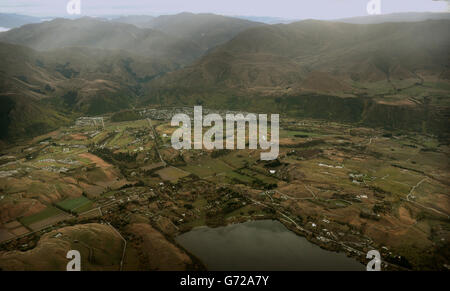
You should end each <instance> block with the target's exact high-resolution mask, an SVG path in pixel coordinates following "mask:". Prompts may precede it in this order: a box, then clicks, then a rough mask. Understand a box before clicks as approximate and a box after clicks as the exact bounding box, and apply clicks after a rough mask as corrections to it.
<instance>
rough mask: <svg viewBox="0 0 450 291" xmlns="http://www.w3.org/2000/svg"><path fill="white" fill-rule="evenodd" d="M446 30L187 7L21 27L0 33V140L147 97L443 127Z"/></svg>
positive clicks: (430, 23) (431, 24)
mask: <svg viewBox="0 0 450 291" xmlns="http://www.w3.org/2000/svg"><path fill="white" fill-rule="evenodd" d="M435 15H436V14H430V15H428V14H420V15H414V14H412V15H410V16H409V19H417V18H418V17H419V18H420V19H423V18H426V19H428V18H430V17H431V18H433V17H435ZM442 15H444V14H440V15H439V17H441V16H442ZM378 17H379V18H378ZM392 17H393V16H392V15H391V16H389V17H388V16H386V17H384V18H383V17H382V16H377V19H378V20H377V21H379V20H381V19H384V20H383V21H381V22H385V21H389V20H392ZM402 17H403V18H401V19H405V15H402ZM436 17H437V16H436ZM365 19H366V20H364V21H373V20H370V19H372V17H367V18H365ZM373 19H375V18H373ZM351 21H359V22H361V21H362V20H361V19H359V20H355V19H353V20H351ZM449 28H450V21H449V20H427V21H422V22H410V23H406V22H398V23H397V22H386V23H380V24H362V25H361V24H351V23H342V22H329V21H317V20H306V21H300V22H295V23H291V24H277V25H267V24H262V23H257V22H251V21H246V20H242V19H236V18H232V17H224V16H218V15H212V14H190V13H181V14H178V15H172V16H160V17H156V18H154V17H151V16H127V17H122V18H118V19H114V20H111V21H110V20H105V19H97V18H96V19H94V18H79V19H75V20H67V19H55V20H52V21H48V22H42V23H36V24H27V25H24V26H22V27H20V28H15V29H12V30H10V31H8V32H3V33H0V55H1V59H0V84H1V91H0V100H1V105H2V120H1V136H0V138H1V139H5V138H6V139H8V138H12V137H19V136H30V135H34V134H38V133H42V132H45V131H48V130H51V129H53V128H56V127H58V126H59V125H61V124H63V123H65V122H68V121H70V120H71V119H73V117H74V116H76V115H79V114H103V113H105V112H112V111H117V110H120V109H124V108H133V107H134V106H140V105H148V104H156V105H193V104H205V105H207V106H211V107H219V108H224V107H226V108H240V109H248V108H252V110H260V111H265V112H266V111H278V112H285V113H286V114H292V115H295V116H305V117H312V118H324V119H330V120H339V121H345V122H356V123H358V122H359V123H364V124H366V125H370V126H384V127H389V128H403V129H408V130H425V131H430V130H431V129H430V128H432V127H435V128H436V130H438V131H439V130H441V129H442V128H443V126H446V124H447V121H448V116H449V114H448V108H449V102H448V100H449V99H448V96H449V94H448V92H449V90H450V85H449V78H450V74H449V72H450V70H449V64H450V62H449V60H450V55H449V52H450V40H449V37H448V31H449ZM386 114H387V115H388V116H389V117H388V118H382V117H383V116H384V115H386ZM380 117H381V118H380Z"/></svg>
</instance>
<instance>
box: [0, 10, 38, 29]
mask: <svg viewBox="0 0 450 291" xmlns="http://www.w3.org/2000/svg"><path fill="white" fill-rule="evenodd" d="M39 22H41V19H40V18H38V17H33V16H28V15H20V14H11V13H0V27H6V28H14V27H19V26H22V25H25V24H30V23H39Z"/></svg>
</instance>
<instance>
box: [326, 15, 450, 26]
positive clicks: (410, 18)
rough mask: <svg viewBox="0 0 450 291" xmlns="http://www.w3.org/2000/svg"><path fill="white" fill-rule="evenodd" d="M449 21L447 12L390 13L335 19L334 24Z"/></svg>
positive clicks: (449, 16)
mask: <svg viewBox="0 0 450 291" xmlns="http://www.w3.org/2000/svg"><path fill="white" fill-rule="evenodd" d="M441 19H447V20H449V19H450V13H448V12H441V13H438V12H408V13H392V14H384V15H370V16H360V17H351V18H344V19H337V20H335V21H336V22H345V23H353V24H378V23H384V22H420V21H426V20H441Z"/></svg>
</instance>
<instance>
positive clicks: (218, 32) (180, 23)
mask: <svg viewBox="0 0 450 291" xmlns="http://www.w3.org/2000/svg"><path fill="white" fill-rule="evenodd" d="M144 19H145V17H140V16H138V17H129V18H128V21H127V22H128V23H132V24H135V25H137V26H138V27H141V28H152V29H156V30H160V31H163V32H165V33H167V34H169V35H172V36H176V37H179V38H181V39H185V40H189V41H193V42H195V43H196V44H198V45H199V46H200V47H201V48H202V49H204V50H205V51H206V50H208V49H210V48H213V47H215V46H217V45H219V44H223V43H225V42H227V41H228V40H230V39H232V38H233V37H234V36H236V35H237V34H238V33H240V32H242V31H244V30H246V29H248V28H251V27H255V26H260V25H263V24H262V23H260V22H254V21H249V20H244V19H239V18H234V17H227V16H222V15H215V14H206V13H205V14H193V13H187V12H185V13H180V14H176V15H161V16H159V17H155V18H150V19H148V20H147V21H144ZM118 21H123V20H120V19H119V20H118Z"/></svg>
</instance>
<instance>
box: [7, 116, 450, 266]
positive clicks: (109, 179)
mask: <svg viewBox="0 0 450 291" xmlns="http://www.w3.org/2000/svg"><path fill="white" fill-rule="evenodd" d="M142 112H143V113H142V114H143V115H142V119H140V120H136V121H124V122H112V121H111V119H110V116H104V122H96V121H94V120H91V119H89V118H87V119H82V120H79V122H78V123H77V124H75V125H73V126H71V127H67V128H61V129H59V130H57V131H55V132H52V133H49V134H47V135H44V136H40V137H37V138H35V139H33V140H31V141H26V142H22V143H20V144H16V145H14V146H12V147H10V148H8V149H5V150H3V152H2V156H0V268H1V269H2V270H65V268H66V264H67V262H68V260H67V259H66V253H67V251H68V250H71V249H77V250H79V251H80V253H81V255H82V266H83V269H84V270H202V269H204V268H205V266H204V265H203V263H202V262H201V261H200V260H198V259H197V258H195V257H194V256H193V255H191V254H189V253H188V251H186V250H185V249H183V248H182V247H181V246H179V245H178V244H177V243H176V241H175V237H176V236H177V235H179V234H180V233H184V232H187V231H189V230H191V229H192V228H194V227H197V226H203V225H207V226H210V227H216V226H223V225H227V224H232V223H237V222H244V221H248V220H259V219H273V220H278V221H280V222H281V223H283V224H284V225H285V226H286V227H287V228H289V229H290V230H292V231H294V232H295V233H297V234H299V235H302V236H305V237H306V238H307V239H308V240H309V241H311V242H313V243H315V244H317V245H320V246H321V247H323V248H326V249H329V250H334V251H341V252H346V253H347V254H348V255H349V256H352V257H355V258H356V259H358V260H359V261H361V262H362V263H364V264H366V263H367V262H368V259H366V254H367V252H368V251H369V250H378V251H379V252H380V253H381V256H382V260H383V269H385V270H445V269H448V267H449V266H450V254H449V249H450V248H449V240H450V223H449V215H450V197H449V195H450V191H449V189H450V185H449V181H450V179H449V175H450V171H449V163H448V155H449V146H448V142H443V141H439V140H438V139H437V138H436V137H434V136H431V135H420V134H413V133H406V132H388V131H384V130H378V129H369V128H361V127H355V126H351V125H347V124H339V123H332V122H325V121H318V120H303V119H302V120H297V119H282V120H281V124H280V127H281V128H280V155H279V158H278V160H276V161H272V162H264V161H261V160H260V151H259V150H232V151H227V150H220V151H217V150H215V151H206V150H183V151H177V150H174V149H173V148H172V147H171V144H170V136H171V134H172V133H173V131H174V130H175V129H176V128H174V127H171V126H170V117H171V116H170V114H169V113H170V112H169V113H168V111H161V112H158V111H157V110H151V111H147V110H146V111H142Z"/></svg>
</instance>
